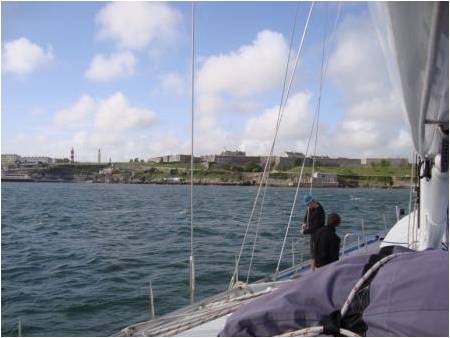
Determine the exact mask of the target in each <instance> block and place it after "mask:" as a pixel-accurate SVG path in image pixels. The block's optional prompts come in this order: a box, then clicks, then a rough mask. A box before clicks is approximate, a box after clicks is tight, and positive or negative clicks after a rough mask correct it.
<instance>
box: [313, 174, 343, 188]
mask: <svg viewBox="0 0 450 338" xmlns="http://www.w3.org/2000/svg"><path fill="white" fill-rule="evenodd" d="M311 181H312V182H313V184H314V185H316V186H329V187H337V186H338V185H339V182H338V179H337V175H336V174H328V173H320V172H317V171H316V172H314V173H313V175H312V177H311Z"/></svg>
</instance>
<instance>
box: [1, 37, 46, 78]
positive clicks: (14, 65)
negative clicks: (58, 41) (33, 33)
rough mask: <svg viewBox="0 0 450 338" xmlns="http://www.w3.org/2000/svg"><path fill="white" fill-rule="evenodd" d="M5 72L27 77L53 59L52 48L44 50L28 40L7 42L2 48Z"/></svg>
mask: <svg viewBox="0 0 450 338" xmlns="http://www.w3.org/2000/svg"><path fill="white" fill-rule="evenodd" d="M2 49H3V50H2V54H3V55H2V62H3V70H4V71H5V72H8V73H12V74H16V75H27V74H30V73H32V72H33V71H34V70H36V69H37V68H39V67H41V66H44V65H46V64H48V63H50V62H51V61H52V60H53V59H54V56H53V52H52V48H51V47H47V49H44V48H42V47H40V46H38V45H37V44H34V43H32V42H31V41H29V40H28V39H27V38H24V37H21V38H19V39H17V40H13V41H10V42H6V43H5V44H4V45H3V48H2Z"/></svg>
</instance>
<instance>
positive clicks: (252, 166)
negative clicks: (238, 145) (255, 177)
mask: <svg viewBox="0 0 450 338" xmlns="http://www.w3.org/2000/svg"><path fill="white" fill-rule="evenodd" d="M244 171H246V172H260V171H262V168H261V166H260V165H259V164H258V163H255V162H249V163H247V164H246V165H245V167H244Z"/></svg>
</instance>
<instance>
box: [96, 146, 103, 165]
mask: <svg viewBox="0 0 450 338" xmlns="http://www.w3.org/2000/svg"><path fill="white" fill-rule="evenodd" d="M97 162H98V163H102V153H101V151H100V149H99V150H98V158H97Z"/></svg>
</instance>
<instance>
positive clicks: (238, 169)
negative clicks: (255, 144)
mask: <svg viewBox="0 0 450 338" xmlns="http://www.w3.org/2000/svg"><path fill="white" fill-rule="evenodd" d="M230 170H231V171H237V172H243V171H244V168H242V167H241V166H240V165H236V164H233V165H232V166H230Z"/></svg>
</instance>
